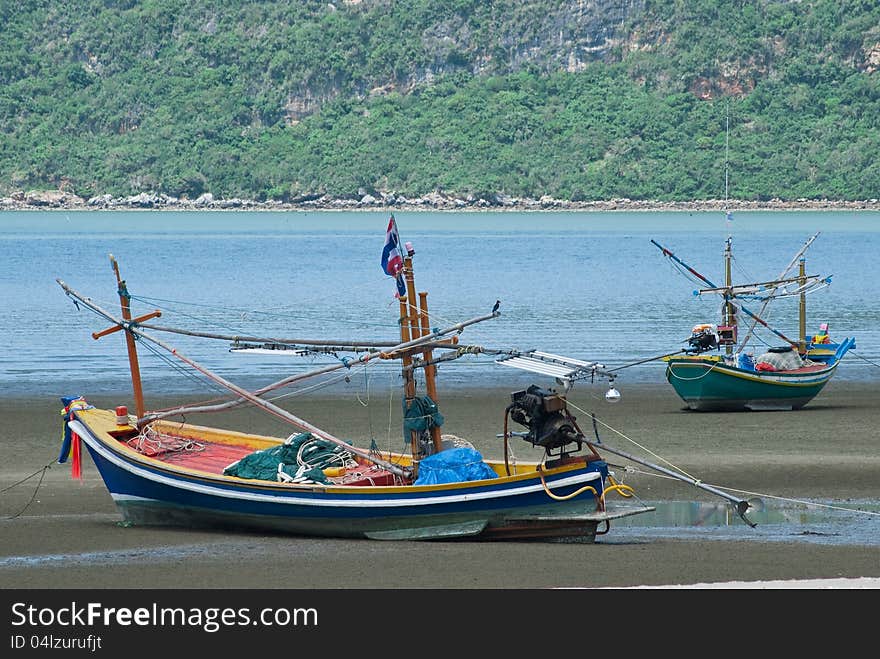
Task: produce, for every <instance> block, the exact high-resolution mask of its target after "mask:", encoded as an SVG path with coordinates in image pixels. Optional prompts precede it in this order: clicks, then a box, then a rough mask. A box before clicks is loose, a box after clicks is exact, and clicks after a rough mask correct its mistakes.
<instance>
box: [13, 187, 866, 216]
mask: <svg viewBox="0 0 880 659" xmlns="http://www.w3.org/2000/svg"><path fill="white" fill-rule="evenodd" d="M724 209H728V210H799V211H804V210H836V211H841V210H853V211H856V210H858V211H865V210H868V211H878V210H880V199H867V200H862V201H847V200H829V199H797V200H782V199H771V200H765V201H747V200H726V201H724V200H702V201H699V200H698V201H687V202H682V201H641V200H632V199H609V200H606V201H567V200H562V199H554V198H552V197H549V196H546V195H545V196H543V197H541V198H540V199H531V198H522V197H511V196H507V195H503V194H496V195H492V196H491V197H490V198H488V199H485V198H476V197H473V196H468V197H465V198H459V197H455V196H450V195H447V194H444V193H441V192H433V193H430V194H427V195H423V196H421V197H416V198H408V197H405V196H403V195H394V194H383V195H380V196H375V195H371V194H363V195H360V196H358V197H357V198H339V197H332V196H329V195H317V194H315V195H302V196H300V197H296V198H294V199H291V200H289V201H284V202H282V201H254V200H249V199H237V198H233V199H216V198H215V197H214V195H212V194H210V193H206V194H203V195H201V196H199V197H197V198H196V199H187V198H178V197H170V196H168V195H165V194H156V193H150V192H142V193H140V194H137V195H132V196H127V197H113V196H112V195H109V194H104V195H99V196H95V197H90V198H88V199H85V198H83V197H80V196H79V195H76V194H74V193H72V192H68V191H65V190H31V191H28V192H25V191H16V192H13V193H12V194H11V195H10V196H8V197H0V210H22V211H24V210H69V211H70V210H202V211H203V210H253V211H281V210H408V211H412V210H458V211H466V210H520V211H532V210H534V211H546V210H558V211H569V210H571V211H615V210H619V211H664V210H666V211H720V210H724Z"/></svg>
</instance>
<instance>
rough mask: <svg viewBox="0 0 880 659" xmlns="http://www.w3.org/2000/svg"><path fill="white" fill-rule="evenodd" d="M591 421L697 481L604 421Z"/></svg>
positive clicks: (582, 410) (579, 410) (571, 404)
mask: <svg viewBox="0 0 880 659" xmlns="http://www.w3.org/2000/svg"><path fill="white" fill-rule="evenodd" d="M568 404H569V405H570V406H571V407H573V408H574V409H576V410H577V411H578V412H582V413H584V414H589V412H587V411H586V410H584V409H581V408H580V407H578V406H577V405H575V404H574V403H572V402H571V401H568ZM593 421H594V422H595V423H601V424H602V425H603V426H605V427H606V428H608V430H610V431H611V432H613V433H615V434H616V435H619V436H620V437H622V438H623V439H625V440H626V441H628V442H630V443H631V444H633V445H634V446H638V447H639V448H640V449H642V450H643V451H645V452H646V453H650V454H651V455H652V456H654V457H655V458H657V459H658V460H660V461H661V462H665V463H666V464H667V465H669V466H670V467H672V468H673V469H675V470H676V471H678V472H680V473H682V474H684V475H685V476H687V477H688V478H691V479H693V480H695V481H699V479H698V478H694V477H693V476H691V475H690V474H689V473H687V472H686V471H685V470H684V469H681V468H680V467H678V466H676V465H674V464H672V463H671V462H669V460H666V459H665V458H662V457H661V456H659V455H657V454H656V453H654V452H653V451H651V450H650V449H648V448H647V447H645V446H642V445H641V444H639V443H638V442H637V441H636V440H634V439H632V438H631V437H627V436H626V435H624V434H623V433H622V432H620V431H619V430H617V429H616V428H612V427H611V426H609V425H608V424H607V423H605V422H604V421H600V420H599V419H597V418H596V417H595V416H593Z"/></svg>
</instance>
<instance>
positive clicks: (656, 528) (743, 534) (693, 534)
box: [613, 500, 880, 547]
mask: <svg viewBox="0 0 880 659" xmlns="http://www.w3.org/2000/svg"><path fill="white" fill-rule="evenodd" d="M646 503H647V505H650V506H654V507H655V508H656V509H657V510H656V511H654V512H651V513H644V514H641V515H633V516H631V517H625V518H623V519H620V520H617V521H615V522H614V528H613V536H614V537H613V541H632V540H637V539H646V540H648V539H652V538H661V537H668V538H679V539H699V540H744V541H748V540H760V541H762V542H766V541H778V542H809V543H815V544H823V545H865V546H873V547H880V503H878V502H877V501H859V502H855V501H848V502H844V503H838V502H800V503H797V502H790V501H785V502H779V501H773V500H769V501H768V500H761V501H760V503H758V505H757V507H756V509H754V510H751V511H749V512H748V513H746V518H747V519H748V520H749V521H750V522H751V523H753V524H755V526H754V527H750V526H749V525H748V524H746V523H745V522H744V521H743V520H742V519H741V518H740V517H739V516H738V515H737V514H736V512H735V511H734V510H733V508H732V506H730V505H729V504H727V503H724V502H696V501H657V502H646Z"/></svg>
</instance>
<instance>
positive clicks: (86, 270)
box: [0, 211, 880, 395]
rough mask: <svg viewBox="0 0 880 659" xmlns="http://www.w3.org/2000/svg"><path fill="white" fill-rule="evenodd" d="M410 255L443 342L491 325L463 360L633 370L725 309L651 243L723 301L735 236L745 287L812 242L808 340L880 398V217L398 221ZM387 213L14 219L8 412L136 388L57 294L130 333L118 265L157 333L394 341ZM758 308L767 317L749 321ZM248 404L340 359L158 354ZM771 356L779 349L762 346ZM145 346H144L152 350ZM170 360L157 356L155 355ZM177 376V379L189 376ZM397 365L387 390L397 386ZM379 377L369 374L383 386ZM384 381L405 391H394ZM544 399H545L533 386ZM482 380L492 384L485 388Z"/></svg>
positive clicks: (462, 376) (214, 345) (218, 344)
mask: <svg viewBox="0 0 880 659" xmlns="http://www.w3.org/2000/svg"><path fill="white" fill-rule="evenodd" d="M395 217H396V219H397V223H398V226H399V229H400V236H401V240H402V241H404V242H406V241H409V242H411V243H412V244H413V247H414V248H415V257H414V266H415V273H416V286H417V288H418V289H419V290H422V291H427V292H428V294H429V295H428V304H429V309H430V311H431V315H432V320H431V325H432V327H434V328H445V327H448V326H451V325H453V324H455V323H458V322H461V321H463V320H466V319H469V318H472V317H475V316H478V315H481V314H484V313H488V312H489V311H490V310H491V308H492V305H493V304H494V303H495V300H496V299H497V300H501V311H502V315H501V316H500V317H499V318H497V319H494V320H490V321H486V322H483V323H480V324H478V325H475V326H472V327H469V328H467V329H466V330H465V331H464V333H463V334H462V335H461V336H460V342H461V343H462V344H476V345H481V346H486V347H490V348H499V349H510V348H517V349H522V350H526V349H532V348H536V349H541V350H545V351H547V352H553V353H557V354H561V355H566V356H570V357H575V358H578V359H584V360H588V361H599V362H601V363H603V364H605V365H606V366H608V367H610V368H615V367H620V366H627V365H628V364H633V363H634V362H638V361H640V360H646V359H650V358H651V357H654V356H659V355H662V354H664V353H667V352H672V351H674V350H677V349H680V348H681V347H683V345H684V340H685V339H686V337H687V336H688V335H689V334H690V329H691V327H692V326H693V325H695V324H697V323H701V322H717V321H718V319H719V313H720V307H721V303H720V300H719V298H717V297H715V296H710V295H706V296H695V295H694V294H693V291H694V289H695V288H697V286H696V285H695V284H694V283H693V282H691V281H689V280H688V279H686V278H685V277H684V276H683V275H682V274H681V273H680V272H679V271H678V270H676V268H675V267H674V266H673V264H672V263H671V262H670V260H669V259H666V258H664V257H663V255H662V253H661V252H660V250H659V249H658V248H657V247H655V246H654V245H653V244H652V243H651V239H653V240H656V241H657V242H658V243H660V244H661V245H663V246H664V247H666V248H668V249H670V250H672V251H673V252H674V253H675V254H676V255H677V256H678V257H679V258H681V259H682V260H684V261H685V262H686V263H687V264H688V265H690V266H691V267H693V268H694V269H696V270H697V271H698V272H700V273H701V274H703V275H705V276H706V277H708V278H709V279H710V280H712V281H713V282H715V283H722V282H723V261H722V256H723V248H724V240H725V238H726V237H727V235H728V231H729V232H730V233H731V235H732V236H733V249H734V255H735V264H734V279H735V280H736V281H738V282H742V283H746V282H755V281H762V280H767V279H773V278H775V277H777V276H778V275H779V274H780V273H781V272H782V270H783V269H784V268H785V267H786V266H787V265H788V264H789V262H790V261H791V259H792V257H793V256H794V255H795V254H796V252H797V251H798V250H799V249H800V247H801V246H802V245H803V244H804V243H805V242H806V240H807V239H808V238H809V237H810V236H811V235H813V234H814V233H815V232H817V231H820V232H821V235H820V236H819V238H818V239H817V240H816V241H815V242H814V243H813V245H812V246H811V247H810V249H809V250H808V252H807V255H806V257H807V258H806V263H807V272H808V274H821V275H830V276H832V277H833V279H832V281H833V283H832V285H831V286H830V287H827V288H825V289H823V290H821V291H819V292H817V293H814V294H812V295H810V296H809V297H808V299H807V331H808V333H811V332H814V331H816V330H817V329H818V326H819V323H822V322H827V323H829V324H830V328H831V335H832V338H837V339H841V338H844V337H846V336H855V337H856V342H857V343H856V345H857V347H856V350H855V351H854V353H853V352H851V353H850V355H848V356H847V358H846V359H845V361H844V363H843V364H842V365H841V367H840V368H839V369H838V372H837V375H836V376H835V377H836V378H838V379H853V380H877V379H880V367H878V366H877V364H878V363H880V276H878V273H880V270H878V265H877V262H878V258H880V214H878V213H873V212H792V211H786V212H739V213H737V214H735V218H734V220H733V221H732V222H731V223H727V222H726V221H725V219H724V216H723V214H722V213H715V212H639V213H627V212H596V213H581V212H562V213H556V212H529V213H523V212H484V213H480V212H466V213H455V212H442V213H440V212H418V213H415V212H398V213H395ZM387 220H388V213H387V212H324V211H322V212H302V211H290V212H233V211H222V212H193V211H187V212H166V211H132V212H126V211H120V212H115V211H100V212H86V211H79V212H64V211H52V212H34V211H28V212H0V299H2V300H3V312H2V314H0V336H2V337H3V345H2V349H0V395H33V394H37V395H42V394H46V395H68V394H74V393H76V394H79V393H82V394H84V395H88V394H94V393H102V392H106V391H111V390H120V389H122V390H125V389H127V388H128V386H129V384H128V383H129V380H128V371H127V357H126V352H125V348H124V343H123V341H122V338H121V335H120V334H114V335H110V336H107V337H105V338H102V339H100V340H98V341H95V340H93V339H92V338H91V333H92V332H96V331H99V330H101V329H103V328H105V327H107V326H108V323H107V322H106V321H104V320H102V319H101V318H98V317H97V316H95V315H94V314H93V313H91V312H89V311H87V310H85V309H84V308H82V307H80V308H79V309H77V307H76V306H75V305H74V304H73V302H72V300H71V299H70V298H68V297H67V296H66V295H65V294H64V292H63V291H62V289H61V288H60V286H59V285H58V284H57V283H56V278H60V279H62V280H63V281H65V282H66V283H67V284H68V285H69V286H71V287H72V288H74V289H76V290H77V291H79V292H80V293H83V294H84V295H86V296H89V297H91V298H92V299H93V300H94V301H95V302H97V303H98V304H99V305H101V306H102V307H104V308H105V309H107V310H108V311H111V312H112V313H114V314H117V315H118V313H119V300H118V296H117V295H116V280H115V276H114V273H113V270H112V267H111V263H110V259H109V255H110V254H113V255H114V256H115V257H116V259H117V260H118V262H119V265H120V270H121V275H122V277H123V279H125V280H126V282H127V285H128V289H129V292H130V293H131V294H132V295H133V296H134V301H133V311H134V314H135V315H139V314H143V313H147V312H149V311H152V310H154V309H161V310H162V311H163V317H162V318H161V319H158V320H155V321H152V322H155V323H157V324H162V325H171V326H175V327H183V328H188V329H193V330H200V331H210V332H216V333H223V334H241V335H254V336H261V337H277V338H333V339H340V340H342V339H359V340H376V339H389V340H393V339H395V338H396V337H397V325H396V320H397V316H398V305H397V302H396V300H395V299H394V297H393V293H394V284H393V282H392V281H391V280H390V279H389V278H387V277H386V276H385V275H384V273H383V272H382V270H381V268H380V265H379V259H380V253H381V250H382V246H383V243H384V239H385V226H386V223H387ZM749 306H750V308H751V307H753V306H754V307H755V308H757V303H755V304H753V305H749ZM797 308H798V306H797V300H796V299H790V300H776V301H774V302H773V304H771V305H770V308H769V314H768V316H767V317H766V319H767V320H768V322H769V323H770V324H771V325H772V326H773V327H775V328H777V329H778V330H780V331H781V332H783V333H784V334H786V335H788V336H791V337H796V336H797V332H798V327H797ZM157 336H158V337H159V338H161V339H162V340H163V341H165V342H166V343H169V344H171V345H174V346H175V347H177V348H178V349H179V350H180V351H181V352H182V353H184V354H185V355H187V356H189V357H190V358H192V359H195V360H196V361H199V362H201V363H203V364H204V365H206V366H207V367H209V368H211V369H216V370H217V371H218V372H220V373H221V374H222V375H224V376H225V377H227V378H229V379H231V380H233V381H236V382H239V383H241V384H243V385H245V386H254V385H259V384H265V383H268V382H273V381H275V380H278V379H281V377H283V376H284V375H285V374H287V373H290V372H297V371H300V370H308V369H310V368H313V367H315V366H316V365H319V364H324V363H332V362H333V361H334V359H335V358H334V357H332V356H320V357H306V358H302V357H300V358H295V357H288V356H284V357H274V356H271V357H257V356H246V355H237V354H231V353H229V351H228V347H229V344H228V342H224V341H207V342H206V341H204V340H198V339H194V338H192V337H187V336H178V335H173V334H165V333H163V334H157ZM760 336H763V337H764V338H765V339H766V340H767V342H768V343H769V344H771V345H778V344H779V340H778V339H773V337H772V335H769V334H768V333H766V332H764V333H763V334H761V335H760ZM141 343H144V342H141ZM141 353H142V357H141V368H142V375H143V378H144V381H145V387H161V390H162V391H163V392H170V391H186V390H189V389H191V388H194V384H193V381H192V380H191V379H190V378H187V377H185V376H184V375H178V374H176V373H174V372H173V371H172V370H170V369H169V368H168V364H167V363H166V361H165V359H166V358H167V357H168V356H167V355H166V354H164V353H162V354H160V355H155V354H153V353H151V352H149V351H147V350H144V349H142V350H141ZM160 353H161V351H160ZM465 362H466V360H459V361H457V362H453V363H450V364H448V365H444V366H442V367H441V372H440V373H441V377H443V378H444V386H447V387H448V386H460V385H465V384H467V385H471V386H474V385H478V384H505V383H507V382H509V381H510V377H511V376H515V375H517V374H516V372H514V371H512V369H508V368H504V367H500V366H498V365H496V364H494V363H493V362H492V359H491V358H488V357H485V356H484V357H481V358H479V359H476V360H471V361H467V363H465ZM178 365H179V364H178ZM383 367H384V368H390V367H388V366H385V365H382V366H381V367H376V368H378V370H377V371H376V373H377V374H378V375H379V376H382V374H383V372H382V370H381V368H383ZM371 368H374V367H372V366H371ZM386 372H387V373H388V376H389V377H392V375H393V374H392V372H391V371H390V370H389V371H386ZM663 374H664V367H663V365H662V363H661V362H658V361H648V362H646V363H644V364H638V365H633V366H627V367H626V368H624V369H622V370H621V371H620V380H619V382H620V383H621V384H622V383H625V382H627V381H629V382H654V383H662V382H664V375H663ZM528 379H529V380H532V379H534V378H533V377H529V378H528ZM477 380H479V382H477Z"/></svg>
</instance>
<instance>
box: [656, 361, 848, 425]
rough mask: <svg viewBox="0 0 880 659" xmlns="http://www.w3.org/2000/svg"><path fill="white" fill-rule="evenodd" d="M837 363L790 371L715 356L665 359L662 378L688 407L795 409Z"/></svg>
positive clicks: (823, 382) (812, 395)
mask: <svg viewBox="0 0 880 659" xmlns="http://www.w3.org/2000/svg"><path fill="white" fill-rule="evenodd" d="M836 368H837V362H834V363H832V364H830V365H823V366H820V367H817V368H811V369H799V370H794V371H773V372H760V371H750V370H745V369H741V368H737V367H735V366H730V365H727V364H724V363H723V361H721V360H720V359H718V358H714V357H709V358H701V357H680V358H669V359H667V364H666V379H667V380H668V382H669V383H670V384H671V385H672V387H673V388H674V389H675V392H676V393H677V394H678V396H679V397H680V398H681V399H682V400H683V401H684V402H685V403H686V404H687V407H688V408H689V409H692V410H699V411H711V412H723V411H740V410H750V411H764V410H797V409H800V408H802V407H803V406H804V405H806V404H807V403H809V402H810V401H811V400H813V399H814V398H815V397H816V396H817V395H818V394H819V392H821V391H822V389H823V388H824V387H825V385H826V384H827V383H828V381H829V380H830V379H831V377H832V375H833V374H834V371H835V370H836Z"/></svg>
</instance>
